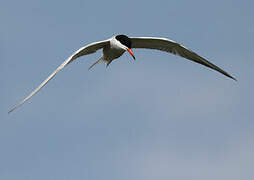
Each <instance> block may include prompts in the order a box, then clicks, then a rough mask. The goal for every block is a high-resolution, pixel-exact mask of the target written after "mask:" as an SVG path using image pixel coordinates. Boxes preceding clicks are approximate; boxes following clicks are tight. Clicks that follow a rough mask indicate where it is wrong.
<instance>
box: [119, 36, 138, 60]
mask: <svg viewBox="0 0 254 180" xmlns="http://www.w3.org/2000/svg"><path fill="white" fill-rule="evenodd" d="M115 38H116V40H117V41H119V42H120V44H121V45H122V46H123V49H124V50H126V51H128V52H129V53H130V55H131V56H132V57H133V59H134V60H135V56H134V54H133V52H132V50H131V39H130V38H129V37H128V36H126V35H122V34H121V35H117V36H116V37H115Z"/></svg>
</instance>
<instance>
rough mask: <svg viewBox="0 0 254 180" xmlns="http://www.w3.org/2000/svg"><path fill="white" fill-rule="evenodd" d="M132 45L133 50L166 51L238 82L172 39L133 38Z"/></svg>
mask: <svg viewBox="0 0 254 180" xmlns="http://www.w3.org/2000/svg"><path fill="white" fill-rule="evenodd" d="M131 43H132V48H145V49H156V50H160V51H165V52H168V53H172V54H174V55H177V56H181V57H184V58H186V59H188V60H191V61H194V62H196V63H199V64H202V65H204V66H206V67H209V68H211V69H213V70H215V71H218V72H220V73H222V74H223V75H225V76H227V77H229V78H231V79H233V80H235V81H237V80H236V78H234V77H233V76H231V75H230V74H229V73H227V72H226V71H224V70H222V69H221V68H219V67H218V66H216V65H214V64H213V63H211V62H209V61H208V60H206V59H205V58H203V57H201V56H199V55H198V54H196V53H195V52H193V51H192V50H190V49H188V48H186V47H184V46H183V45H181V44H179V43H177V42H175V41H172V40H170V39H166V38H156V37H132V38H131Z"/></svg>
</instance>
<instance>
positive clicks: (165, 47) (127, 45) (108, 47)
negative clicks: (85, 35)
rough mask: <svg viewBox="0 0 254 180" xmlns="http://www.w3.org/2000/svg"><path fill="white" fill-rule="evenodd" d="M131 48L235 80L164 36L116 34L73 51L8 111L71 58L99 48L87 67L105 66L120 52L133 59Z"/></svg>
mask: <svg viewBox="0 0 254 180" xmlns="http://www.w3.org/2000/svg"><path fill="white" fill-rule="evenodd" d="M133 48H145V49H155V50H160V51H164V52H168V53H172V54H175V55H178V56H181V57H183V58H186V59H188V60H191V61H193V62H196V63H199V64H202V65H204V66H207V67H209V68H211V69H214V70H216V71H218V72H220V73H222V74H224V75H225V76H227V77H229V78H232V79H234V80H236V79H235V78H234V77H232V76H231V75H230V74H228V73H227V72H225V71H224V70H222V69H221V68H219V67H218V66H216V65H214V64H212V63H210V62H209V61H207V60H206V59H204V58H202V57H201V56H199V55H198V54H196V53H195V52H193V51H191V50H189V49H188V48H186V47H184V46H183V45H181V44H179V43H176V42H175V41H172V40H169V39H166V38H158V37H128V36H126V35H116V36H113V37H112V38H110V39H107V40H104V41H99V42H94V43H91V44H88V45H87V46H84V47H82V48H80V49H79V50H77V51H76V52H75V53H73V54H72V55H71V56H70V57H69V58H67V59H66V60H65V61H64V62H63V63H62V64H61V65H60V66H59V67H58V68H57V69H56V70H55V71H54V72H53V73H52V74H50V75H49V77H47V78H46V79H45V80H44V81H43V82H42V83H41V84H40V85H39V86H38V87H37V88H36V89H35V90H34V91H32V93H31V94H29V95H28V96H27V97H26V98H25V99H24V100H23V101H21V102H20V103H19V104H18V105H16V106H15V107H14V108H12V109H11V110H10V111H9V113H10V112H12V111H14V110H15V109H17V108H18V107H19V106H21V105H22V104H24V103H25V102H26V101H27V100H28V99H30V98H31V97H32V96H33V95H34V94H36V93H37V92H38V91H39V90H40V89H41V88H42V87H43V86H45V85H46V84H47V83H48V81H49V80H51V79H52V78H53V77H54V76H55V75H56V73H57V72H58V71H60V70H61V69H63V68H64V67H65V66H66V65H68V64H69V63H71V62H72V61H73V60H75V59H77V58H78V57H80V56H84V55H88V54H92V53H95V52H96V51H98V50H99V49H102V50H103V51H102V52H103V55H102V57H101V58H100V59H99V60H97V61H96V62H95V63H94V64H92V65H91V66H90V67H89V69H91V68H92V67H93V66H94V65H96V64H97V63H99V62H105V63H106V64H107V66H108V65H109V64H110V63H111V62H112V61H113V60H114V59H117V58H119V57H120V56H122V54H123V53H124V52H125V51H127V52H129V53H130V55H131V56H132V57H133V59H134V60H135V56H134V53H133V51H132V49H133Z"/></svg>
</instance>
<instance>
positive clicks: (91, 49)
mask: <svg viewBox="0 0 254 180" xmlns="http://www.w3.org/2000/svg"><path fill="white" fill-rule="evenodd" d="M108 43H109V40H105V41H99V42H94V43H91V44H88V45H87V46H84V47H82V48H80V49H79V50H77V51H76V52H74V53H73V54H72V55H71V56H70V57H69V58H67V59H66V60H65V61H64V62H63V63H62V64H61V65H60V66H59V67H58V68H57V69H56V70H55V71H54V72H53V73H51V74H50V75H49V76H48V77H47V78H46V79H45V80H44V81H43V82H42V83H41V84H40V85H39V86H38V87H37V88H36V89H34V90H33V91H32V92H31V93H30V94H29V95H28V96H27V97H26V98H25V99H24V100H22V101H21V102H20V103H19V104H18V105H16V106H15V107H13V108H12V109H11V110H10V111H9V112H8V113H11V112H13V111H14V110H15V109H17V108H18V107H20V106H21V105H22V104H24V103H25V102H26V101H28V100H29V99H30V98H31V97H32V96H33V95H35V94H36V93H37V92H38V91H39V90H40V89H41V88H42V87H43V86H45V85H46V84H47V83H48V82H49V81H50V80H51V79H52V78H53V77H54V76H55V75H56V73H57V72H58V71H60V70H61V69H63V68H64V67H65V66H67V65H68V64H70V63H71V62H72V61H73V60H75V59H77V58H78V57H80V56H84V55H88V54H92V53H95V52H96V51H97V50H99V49H101V48H103V47H104V46H105V45H107V44H108Z"/></svg>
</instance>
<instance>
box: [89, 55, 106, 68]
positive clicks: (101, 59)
mask: <svg viewBox="0 0 254 180" xmlns="http://www.w3.org/2000/svg"><path fill="white" fill-rule="evenodd" d="M99 62H103V58H102V57H101V58H100V59H99V60H98V61H95V62H94V63H93V64H92V65H91V66H90V67H89V68H88V70H90V69H91V68H92V67H94V66H95V65H96V64H98V63H99Z"/></svg>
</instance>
